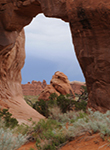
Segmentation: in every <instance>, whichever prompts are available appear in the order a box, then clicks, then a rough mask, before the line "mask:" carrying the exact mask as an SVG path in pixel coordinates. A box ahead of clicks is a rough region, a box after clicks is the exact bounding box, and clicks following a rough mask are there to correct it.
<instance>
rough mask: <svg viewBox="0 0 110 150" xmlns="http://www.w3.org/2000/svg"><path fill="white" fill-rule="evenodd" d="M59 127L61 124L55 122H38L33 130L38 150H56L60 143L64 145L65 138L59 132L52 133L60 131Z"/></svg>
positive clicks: (50, 120)
mask: <svg viewBox="0 0 110 150" xmlns="http://www.w3.org/2000/svg"><path fill="white" fill-rule="evenodd" d="M60 127H61V124H60V123H58V122H57V121H55V120H52V119H47V120H40V122H39V123H38V124H37V125H36V126H35V128H34V131H35V132H36V134H35V135H36V139H37V140H36V146H37V148H38V150H46V149H49V150H54V149H55V150H56V149H57V147H58V146H59V145H60V144H61V143H64V141H65V140H66V138H65V136H63V133H61V132H60V130H59V132H58V131H57V132H54V130H55V129H60ZM43 141H44V142H43Z"/></svg>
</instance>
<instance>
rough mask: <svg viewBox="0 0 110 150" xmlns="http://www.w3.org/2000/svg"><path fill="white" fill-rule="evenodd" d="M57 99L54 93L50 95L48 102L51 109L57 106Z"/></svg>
mask: <svg viewBox="0 0 110 150" xmlns="http://www.w3.org/2000/svg"><path fill="white" fill-rule="evenodd" d="M57 97H58V95H57V94H56V93H52V94H50V96H49V101H48V104H49V106H52V107H53V106H55V105H56V104H57V103H56V100H57Z"/></svg>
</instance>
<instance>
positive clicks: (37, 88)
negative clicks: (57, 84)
mask: <svg viewBox="0 0 110 150" xmlns="http://www.w3.org/2000/svg"><path fill="white" fill-rule="evenodd" d="M46 85H47V83H46V81H45V80H43V82H40V81H38V82H37V81H32V82H31V83H30V82H28V83H27V84H22V85H21V86H22V91H23V95H39V94H40V93H41V92H42V90H43V89H44V88H45V87H46Z"/></svg>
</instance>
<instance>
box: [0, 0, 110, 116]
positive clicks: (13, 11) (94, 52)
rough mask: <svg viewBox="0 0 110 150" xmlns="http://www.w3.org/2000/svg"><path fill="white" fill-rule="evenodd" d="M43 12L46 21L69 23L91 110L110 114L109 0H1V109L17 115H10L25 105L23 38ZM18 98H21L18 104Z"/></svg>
mask: <svg viewBox="0 0 110 150" xmlns="http://www.w3.org/2000/svg"><path fill="white" fill-rule="evenodd" d="M42 12H43V13H44V14H45V15H46V16H47V17H56V18H61V19H62V20H64V21H67V22H69V24H70V29H71V33H72V38H73V43H74V47H75V52H76V55H77V58H78V61H79V63H80V66H81V68H82V70H83V73H84V76H85V79H86V84H87V88H88V94H89V102H88V107H90V108H92V109H93V110H100V111H102V112H105V111H106V110H108V109H109V110H110V99H109V98H110V92H109V91H110V75H109V74H110V2H109V0H89V1H88V0H83V1H82V0H1V1H0V66H1V67H0V105H1V107H8V108H10V112H14V111H11V108H12V105H14V107H15V106H16V107H17V105H18V103H20V104H19V107H17V108H20V107H21V105H22V104H21V102H20V101H21V99H22V98H21V95H22V92H21V85H20V82H21V77H20V76H21V75H20V70H21V68H22V66H23V63H24V50H23V48H22V47H23V46H22V43H23V41H22V40H21V39H22V36H20V35H21V34H23V31H22V29H23V27H24V26H26V25H28V24H29V23H30V22H31V20H32V18H33V17H34V16H36V15H37V14H39V13H42ZM18 39H20V40H18ZM20 46H21V47H20ZM17 97H20V98H19V100H18V99H17ZM14 107H13V108H14ZM17 108H16V110H15V112H16V115H17V113H18V111H17ZM21 112H22V111H21ZM22 113H23V112H22ZM22 113H21V114H22ZM25 114H26V113H25ZM30 114H31V113H30ZM13 115H15V114H14V113H13ZM18 116H19V115H18ZM36 116H37V115H36ZM18 118H19V117H18ZM41 118H42V117H41Z"/></svg>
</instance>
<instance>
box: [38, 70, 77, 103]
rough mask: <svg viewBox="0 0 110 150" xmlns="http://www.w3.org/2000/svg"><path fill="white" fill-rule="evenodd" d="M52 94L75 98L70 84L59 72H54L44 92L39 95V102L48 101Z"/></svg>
mask: <svg viewBox="0 0 110 150" xmlns="http://www.w3.org/2000/svg"><path fill="white" fill-rule="evenodd" d="M52 93H56V94H57V95H58V96H59V95H60V94H62V95H66V94H70V95H71V97H73V98H74V97H75V95H74V92H73V90H72V88H71V86H70V82H69V80H68V78H67V76H66V75H65V74H64V73H63V72H60V71H57V72H55V74H54V75H53V76H52V79H51V81H50V85H47V86H46V87H45V88H44V90H43V91H42V92H41V93H40V96H39V98H38V99H39V100H40V99H43V100H49V96H50V94H52Z"/></svg>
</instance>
